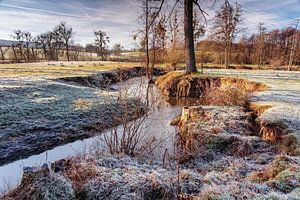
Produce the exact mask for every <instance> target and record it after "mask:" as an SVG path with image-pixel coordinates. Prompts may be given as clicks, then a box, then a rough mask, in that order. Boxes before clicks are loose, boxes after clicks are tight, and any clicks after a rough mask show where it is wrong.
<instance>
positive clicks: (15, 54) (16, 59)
mask: <svg viewBox="0 0 300 200" xmlns="http://www.w3.org/2000/svg"><path fill="white" fill-rule="evenodd" d="M11 47H12V49H13V52H14V56H15V61H16V62H18V57H17V53H16V50H15V47H14V46H13V45H12V46H11Z"/></svg>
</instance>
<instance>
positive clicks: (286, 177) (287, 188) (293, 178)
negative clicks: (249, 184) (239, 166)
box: [248, 156, 300, 193]
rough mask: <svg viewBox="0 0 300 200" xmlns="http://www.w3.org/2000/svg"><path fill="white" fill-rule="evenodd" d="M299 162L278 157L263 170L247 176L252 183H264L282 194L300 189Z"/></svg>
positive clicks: (296, 159) (295, 159) (289, 158)
mask: <svg viewBox="0 0 300 200" xmlns="http://www.w3.org/2000/svg"><path fill="white" fill-rule="evenodd" d="M299 164H300V162H299V159H298V158H292V157H287V156H278V157H277V158H275V159H274V160H273V161H272V162H271V163H270V164H269V165H267V166H266V167H265V168H264V169H262V170H260V171H256V172H252V173H250V174H249V176H248V179H249V180H251V181H253V182H258V183H265V184H267V185H268V186H269V187H271V188H274V189H275V190H277V191H280V192H283V193H290V192H292V191H293V190H294V189H296V188H299V187H300V166H299Z"/></svg>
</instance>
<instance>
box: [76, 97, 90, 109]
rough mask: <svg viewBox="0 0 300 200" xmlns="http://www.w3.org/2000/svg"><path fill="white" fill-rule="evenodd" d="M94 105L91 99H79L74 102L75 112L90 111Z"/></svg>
mask: <svg viewBox="0 0 300 200" xmlns="http://www.w3.org/2000/svg"><path fill="white" fill-rule="evenodd" d="M93 105H94V103H93V101H91V100H89V99H83V98H79V99H76V100H75V101H74V102H73V107H74V110H88V109H91V108H92V106H93Z"/></svg>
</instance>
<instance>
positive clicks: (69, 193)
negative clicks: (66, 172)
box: [3, 165, 75, 200]
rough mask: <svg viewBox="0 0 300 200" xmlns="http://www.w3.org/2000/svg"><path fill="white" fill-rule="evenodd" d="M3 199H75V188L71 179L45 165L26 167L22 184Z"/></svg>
mask: <svg viewBox="0 0 300 200" xmlns="http://www.w3.org/2000/svg"><path fill="white" fill-rule="evenodd" d="M3 199H7V200H13V199H20V200H22V199H24V200H25V199H31V200H41V199H42V200H61V199H65V200H73V199H75V189H74V188H73V185H72V183H71V181H70V180H68V179H67V178H65V177H64V176H62V175H61V174H57V173H54V172H52V170H51V169H49V168H48V166H47V165H44V166H43V167H42V168H26V169H24V175H23V179H22V183H21V185H20V186H19V187H18V188H16V189H15V190H14V191H12V192H11V193H10V194H8V195H7V196H4V197H3Z"/></svg>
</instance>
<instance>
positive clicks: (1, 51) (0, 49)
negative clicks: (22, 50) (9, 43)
mask: <svg viewBox="0 0 300 200" xmlns="http://www.w3.org/2000/svg"><path fill="white" fill-rule="evenodd" d="M0 53H1V59H2V60H5V57H4V52H3V50H2V47H1V46H0Z"/></svg>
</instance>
